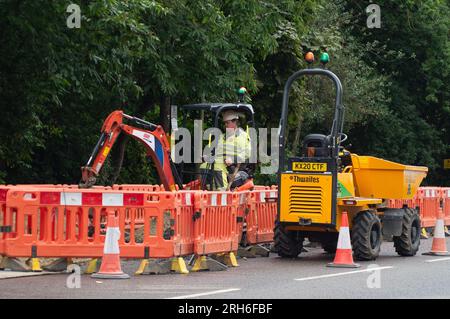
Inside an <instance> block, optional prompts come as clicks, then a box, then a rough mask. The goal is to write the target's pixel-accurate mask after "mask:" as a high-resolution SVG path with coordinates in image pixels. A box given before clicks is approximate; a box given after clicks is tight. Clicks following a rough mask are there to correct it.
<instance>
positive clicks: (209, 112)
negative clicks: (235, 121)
mask: <svg viewBox="0 0 450 319" xmlns="http://www.w3.org/2000/svg"><path fill="white" fill-rule="evenodd" d="M241 89H242V88H241ZM242 97H243V96H242ZM242 97H240V99H239V101H238V102H237V103H197V104H187V105H182V106H179V107H178V108H177V109H179V110H180V111H181V112H180V113H182V121H183V122H182V123H183V124H182V125H183V127H185V128H186V127H187V123H188V120H189V123H193V122H194V121H200V120H201V122H197V123H201V125H202V126H203V122H206V123H208V121H209V123H210V126H209V127H212V128H218V129H221V130H222V131H223V126H222V125H221V121H220V119H221V117H222V115H223V113H224V112H225V111H229V110H233V111H236V112H237V113H239V114H240V121H241V127H242V128H243V129H244V130H246V131H247V132H249V129H250V127H255V122H254V114H255V113H254V110H253V106H252V105H251V104H247V103H244V102H243V99H242ZM177 115H178V111H175V112H172V121H171V123H172V130H173V124H174V123H177ZM175 126H176V129H178V124H175ZM201 129H202V128H201ZM201 131H202V133H203V130H201ZM192 136H195V133H194V134H192ZM203 138H205V136H203ZM206 142H207V144H208V145H207V146H211V145H212V144H214V142H215V141H213V140H212V139H211V136H209V137H208V138H207V140H206ZM192 148H193V147H192ZM201 150H202V151H203V145H202V147H201ZM195 153H196V151H195V150H193V151H192V152H191V154H192V160H191V163H194V164H189V163H184V162H181V163H179V162H180V161H179V160H177V158H176V157H175V158H174V161H175V162H177V163H179V164H177V165H178V171H179V172H180V176H181V178H182V179H183V180H186V179H188V178H187V177H190V178H189V179H191V180H192V179H193V180H194V182H191V185H197V186H198V188H199V189H203V190H205V189H210V190H214V189H217V188H218V187H217V186H218V185H217V184H218V183H217V179H216V178H215V177H214V176H215V171H214V166H215V163H214V161H213V160H209V161H208V163H207V170H206V171H205V170H203V172H200V169H199V165H198V163H195V162H196V161H195V160H194V156H195ZM210 156H211V157H212V158H214V156H215V149H214V148H212V149H211V154H210ZM197 162H198V159H197ZM245 165H246V171H247V172H249V174H248V178H246V179H245V181H244V180H242V181H239V180H238V179H239V178H241V174H235V177H237V178H236V179H235V183H234V184H233V186H235V185H239V186H238V187H236V188H235V189H236V190H239V189H248V188H251V187H252V186H253V172H254V171H255V169H256V164H255V163H245ZM232 183H233V181H232ZM230 186H231V184H230Z"/></svg>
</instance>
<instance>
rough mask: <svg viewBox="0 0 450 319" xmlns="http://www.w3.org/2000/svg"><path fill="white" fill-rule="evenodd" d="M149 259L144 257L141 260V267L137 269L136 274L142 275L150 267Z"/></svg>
mask: <svg viewBox="0 0 450 319" xmlns="http://www.w3.org/2000/svg"><path fill="white" fill-rule="evenodd" d="M148 263H149V262H148V259H144V260H142V261H141V263H140V264H139V268H138V269H137V270H136V272H135V273H134V274H135V275H136V276H139V275H142V274H143V273H144V272H145V270H146V269H147V267H148Z"/></svg>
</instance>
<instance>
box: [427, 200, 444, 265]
mask: <svg viewBox="0 0 450 319" xmlns="http://www.w3.org/2000/svg"><path fill="white" fill-rule="evenodd" d="M444 229H445V225H444V213H443V209H442V202H441V205H440V207H439V210H438V216H437V218H436V226H435V227H434V235H433V244H432V245H431V251H430V252H428V253H423V255H428V256H449V255H450V254H449V252H448V250H447V243H446V240H445V230H444Z"/></svg>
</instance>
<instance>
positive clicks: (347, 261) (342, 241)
mask: <svg viewBox="0 0 450 319" xmlns="http://www.w3.org/2000/svg"><path fill="white" fill-rule="evenodd" d="M352 254H353V251H352V242H351V240H350V230H349V227H348V217H347V213H346V212H342V221H341V228H340V229H339V238H338V244H337V249H336V255H335V257H334V261H333V262H332V263H329V264H328V265H327V267H338V268H358V267H360V265H359V264H355V263H354V262H353V255H352Z"/></svg>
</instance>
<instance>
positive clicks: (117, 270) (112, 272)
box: [91, 211, 130, 279]
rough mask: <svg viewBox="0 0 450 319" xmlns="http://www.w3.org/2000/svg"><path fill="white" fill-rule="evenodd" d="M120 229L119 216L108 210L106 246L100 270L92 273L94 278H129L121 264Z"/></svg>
mask: <svg viewBox="0 0 450 319" xmlns="http://www.w3.org/2000/svg"><path fill="white" fill-rule="evenodd" d="M119 239H120V229H119V217H117V216H116V214H115V212H114V211H108V225H107V228H106V238H105V246H104V247H103V258H102V265H101V266H100V271H99V272H98V273H96V274H92V275H91V277H92V278H102V279H128V278H130V276H129V275H127V274H125V273H124V272H123V271H122V268H121V266H120V249H119Z"/></svg>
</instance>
